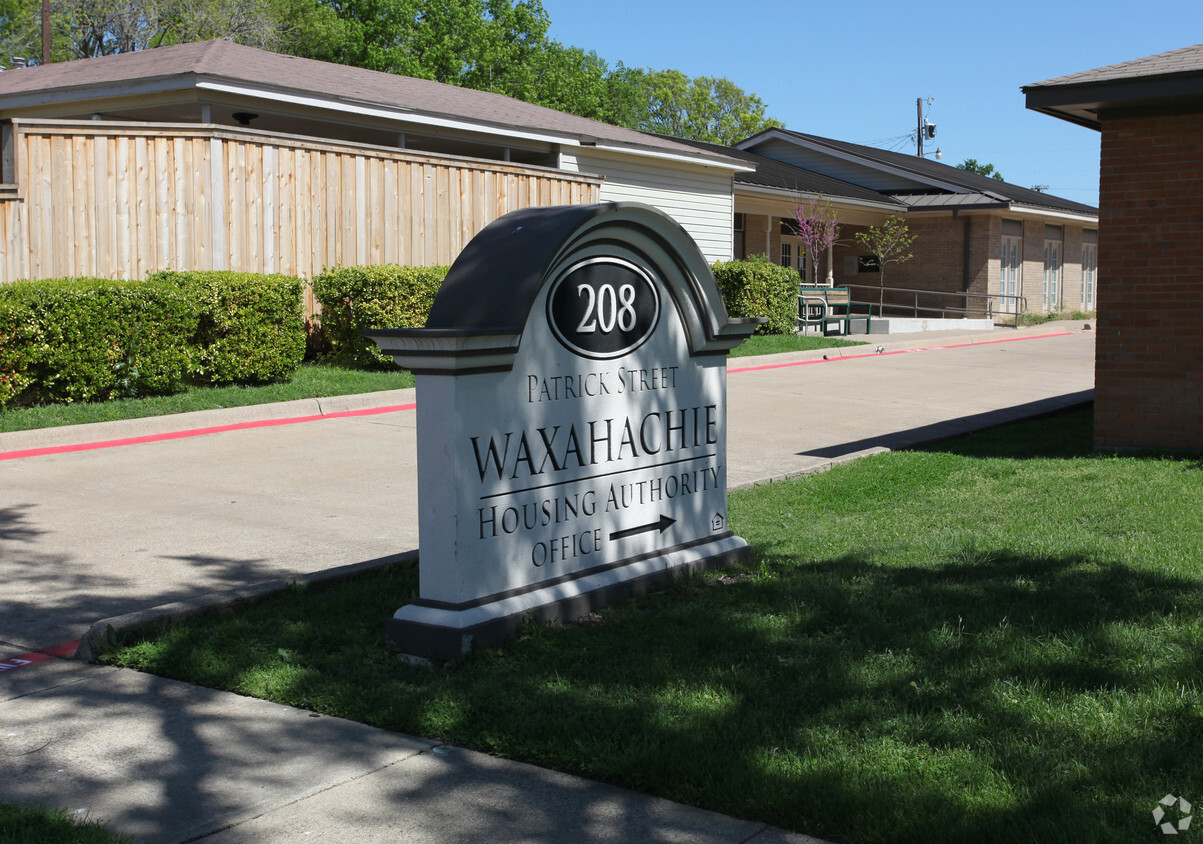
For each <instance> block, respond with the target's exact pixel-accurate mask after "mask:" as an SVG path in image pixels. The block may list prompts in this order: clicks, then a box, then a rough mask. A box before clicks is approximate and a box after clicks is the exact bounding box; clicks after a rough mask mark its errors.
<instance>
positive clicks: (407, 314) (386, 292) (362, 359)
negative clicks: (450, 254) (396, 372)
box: [313, 264, 450, 369]
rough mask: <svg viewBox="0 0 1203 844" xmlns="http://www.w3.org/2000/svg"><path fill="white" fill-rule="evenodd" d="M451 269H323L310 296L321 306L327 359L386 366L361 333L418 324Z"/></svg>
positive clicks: (388, 360) (389, 360) (390, 365)
mask: <svg viewBox="0 0 1203 844" xmlns="http://www.w3.org/2000/svg"><path fill="white" fill-rule="evenodd" d="M449 269H450V267H402V266H398V265H396V264H382V265H378V266H370V267H337V268H335V269H328V270H325V271H323V272H321V273H320V274H318V276H317V277H316V278H314V280H313V296H314V298H315V299H317V301H319V302H320V303H321V305H322V313H321V325H322V333H323V334H324V335H325V338H326V341H327V342H328V343H329V344H330V355H329V356H330V358H331V359H332V360H335V361H338V362H340V363H344V364H349V365H352V366H359V367H365V368H369V369H391V368H393V367H394V366H395V364H394V363H393V360H392V358H389V357H385V356H384V355H382V354H381V353H380V350H379V349H378V348H377V346H376V344H375V343H373V342H372V341H371V340H368V339H367V338H365V337H364V336H363V335H362V333H361V332H363V331H364V330H366V329H375V328H421V327H422V326H424V325H425V324H426V318H427V317H428V316H430V309H431V307H432V306H433V305H434V297H435V294H436V293H438V292H439V287H440V286H441V285H442V284H443V279H444V278H446V277H447V271H448V270H449Z"/></svg>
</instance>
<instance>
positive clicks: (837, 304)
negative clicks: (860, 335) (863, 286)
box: [798, 284, 871, 334]
mask: <svg viewBox="0 0 1203 844" xmlns="http://www.w3.org/2000/svg"><path fill="white" fill-rule="evenodd" d="M855 304H856V303H854V302H853V301H852V297H851V295H850V294H849V292H848V288H847V287H808V286H807V285H804V284H803V285H799V286H798V329H799V330H800V331H805V330H806V329H807V328H818V329H819V332H820V333H822V334H827V333H828V329H829V327H830V326H832V325H835V326H836V327H837V328H838V329H839V330H838V331H837V332H836V333H839V334H851V333H852V321H853V320H864V323H865V333H866V334H868V333H869V322H870V319H871V316H870V314H869V313H868V312H864V313H856V312H855V311H854V306H855Z"/></svg>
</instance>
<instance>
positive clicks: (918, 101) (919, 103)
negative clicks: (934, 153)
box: [915, 97, 923, 158]
mask: <svg viewBox="0 0 1203 844" xmlns="http://www.w3.org/2000/svg"><path fill="white" fill-rule="evenodd" d="M915 110H916V111H918V112H919V124H918V129H916V130H915V137H916V138H918V139H919V148H918V151H917V152H916V153H915V154H916V155H918V156H919V157H920V158H922V157H923V97H919V98H917V99H916V100H915Z"/></svg>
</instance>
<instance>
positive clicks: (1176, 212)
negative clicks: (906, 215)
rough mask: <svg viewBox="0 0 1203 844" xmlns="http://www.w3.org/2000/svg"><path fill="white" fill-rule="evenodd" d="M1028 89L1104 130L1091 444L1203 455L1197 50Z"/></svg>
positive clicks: (1030, 96) (1047, 105)
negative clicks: (1102, 279)
mask: <svg viewBox="0 0 1203 844" xmlns="http://www.w3.org/2000/svg"><path fill="white" fill-rule="evenodd" d="M1023 91H1024V94H1025V95H1026V97H1027V106H1028V108H1030V109H1033V110H1035V111H1040V112H1043V113H1045V114H1051V115H1053V116H1054V117H1059V118H1061V119H1063V120H1068V121H1070V122H1072V123H1077V124H1079V125H1081V126H1086V127H1088V128H1091V129H1094V130H1096V131H1099V132H1101V133H1102V157H1101V160H1100V168H1101V172H1100V178H1099V206H1100V214H1099V232H1100V234H1101V236H1102V238H1101V240H1100V243H1099V249H1100V253H1099V261H1100V263H1101V264H1102V265H1103V266H1105V267H1106V268H1107V284H1106V285H1105V286H1104V287H1102V288H1101V289H1100V290H1099V319H1098V339H1097V343H1098V345H1097V347H1096V352H1095V431H1094V439H1095V446H1096V447H1097V448H1106V449H1129V448H1158V449H1162V448H1166V449H1203V319H1201V315H1203V141H1200V138H1201V137H1203V44H1201V45H1195V46H1193V47H1186V48H1183V49H1180V50H1173V51H1171V52H1168V53H1161V54H1158V55H1155V56H1149V57H1147V58H1143V59H1137V60H1135V61H1130V62H1123V63H1121V64H1116V65H1110V66H1107V67H1102V68H1098V69H1095V70H1088V71H1084V72H1082V73H1075V74H1072V75H1070V76H1062V77H1058V78H1056V79H1049V80H1047V81H1045V82H1040V83H1037V84H1034V85H1028V86H1025V87H1024V89H1023Z"/></svg>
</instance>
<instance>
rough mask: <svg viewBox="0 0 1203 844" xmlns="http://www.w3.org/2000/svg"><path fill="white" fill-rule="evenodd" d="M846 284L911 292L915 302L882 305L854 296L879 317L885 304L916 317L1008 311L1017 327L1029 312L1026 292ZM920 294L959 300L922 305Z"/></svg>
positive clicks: (987, 315) (990, 316) (991, 314)
mask: <svg viewBox="0 0 1203 844" xmlns="http://www.w3.org/2000/svg"><path fill="white" fill-rule="evenodd" d="M845 286H846V287H847V288H848V289H849V291H850V292H851V291H852V290H853V289H860V290H867V291H870V292H872V293H876V294H878V295H880V294H881V291H883V290H885V291H886V292H889V293H909V294H913V295H914V303H913V304H910V305H908V304H906V303H905V302H897V301H895V302H886V303H885V304H884V306H883V305H879V304H878V303H877V302H869V301H865V300H862V299H857V300H855V304H857V305H867V306H868V308H869V312H870V313H873V311H874V309H876V310H877V315H878V316H879V317H884V316H885V315H886V314H885V311H886V309H887V308H889V309H891V310H902V311H903V312H904V313H906V312H907V311H908V310H909V311H910V315H911V316H914V317H918V316H919V314H920V312H921V311H922V312H924V313H938V314H940V315H941V316H942V317H947V316H948V314H950V313H951V314H958V315H960V316H961V317H963V318H968V317H970V316H977V317H985V318H988V319H994V316H995V314H996V313H997V314H1007V315H1010V314H1012V313H1014V315H1015V327H1016V328H1018V327H1019V319H1020V317H1022V316H1023V315H1024V314H1026V313H1027V312H1028V300H1027V297H1026V296H1019V295H1012V294H1006V293H969V292H967V291H966V292H961V293H953V292H951V291H948V290H918V289H916V288H913V287H875V286H873V285H868V284H848V285H845ZM920 296H941V297H952V299H954V300H958V301H959V302H960V303H961V304H956V303H948V304H941V305H939V306H937V307H930V306H925V305H920V304H919V297H920ZM970 300H973V301H975V302H980V304H975V305H974V306H971V305H970ZM996 302H997V303H998V305H999V307H997V308H996V307H995V303H996ZM1006 304H1009V305H1011V306H1012V307H1013V308H1014V310H1013V311H1012V310H1009V309H1007V308H1004V307H1002V306H1003V305H1006Z"/></svg>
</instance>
